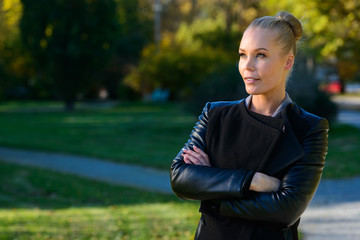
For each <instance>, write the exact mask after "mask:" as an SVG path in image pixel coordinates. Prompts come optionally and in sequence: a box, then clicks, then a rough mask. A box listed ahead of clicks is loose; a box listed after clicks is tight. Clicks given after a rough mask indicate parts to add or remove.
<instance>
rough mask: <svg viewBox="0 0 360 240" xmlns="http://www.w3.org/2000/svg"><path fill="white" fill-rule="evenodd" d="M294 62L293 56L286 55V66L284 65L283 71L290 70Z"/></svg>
mask: <svg viewBox="0 0 360 240" xmlns="http://www.w3.org/2000/svg"><path fill="white" fill-rule="evenodd" d="M294 60H295V56H294V54H290V53H289V54H288V55H287V60H286V65H285V67H284V69H285V70H290V68H291V67H292V66H293V65H294Z"/></svg>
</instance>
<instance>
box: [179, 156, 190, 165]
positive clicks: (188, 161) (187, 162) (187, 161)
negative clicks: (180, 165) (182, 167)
mask: <svg viewBox="0 0 360 240" xmlns="http://www.w3.org/2000/svg"><path fill="white" fill-rule="evenodd" d="M181 155H182V156H183V159H184V162H185V163H186V164H192V162H191V161H190V160H189V159H188V158H187V156H186V154H181Z"/></svg>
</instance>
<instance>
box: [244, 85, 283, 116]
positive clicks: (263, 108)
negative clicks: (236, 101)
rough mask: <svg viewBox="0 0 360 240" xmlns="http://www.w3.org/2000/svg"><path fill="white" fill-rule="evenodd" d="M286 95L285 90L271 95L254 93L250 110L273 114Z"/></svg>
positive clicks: (268, 114)
mask: <svg viewBox="0 0 360 240" xmlns="http://www.w3.org/2000/svg"><path fill="white" fill-rule="evenodd" d="M285 96H286V93H285V91H284V92H283V93H282V94H277V95H276V96H271V97H269V96H266V95H253V96H252V100H251V104H250V110H251V111H253V112H256V113H259V114H262V115H266V116H272V115H273V114H274V112H275V111H276V109H277V108H278V107H279V106H280V104H281V103H282V101H284V99H285Z"/></svg>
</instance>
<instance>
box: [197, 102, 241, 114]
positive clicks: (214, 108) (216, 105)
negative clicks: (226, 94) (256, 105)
mask: <svg viewBox="0 0 360 240" xmlns="http://www.w3.org/2000/svg"><path fill="white" fill-rule="evenodd" d="M244 100H245V99H241V100H236V101H218V102H208V103H206V105H205V107H204V110H203V112H206V113H207V114H209V113H210V112H211V113H213V112H221V111H226V110H228V109H231V108H232V107H234V106H237V105H238V104H240V103H241V102H243V101H244Z"/></svg>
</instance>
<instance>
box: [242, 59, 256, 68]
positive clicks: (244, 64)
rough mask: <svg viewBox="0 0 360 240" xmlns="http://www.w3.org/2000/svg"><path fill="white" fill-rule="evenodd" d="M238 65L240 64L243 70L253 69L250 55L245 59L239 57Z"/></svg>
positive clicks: (253, 65)
mask: <svg viewBox="0 0 360 240" xmlns="http://www.w3.org/2000/svg"><path fill="white" fill-rule="evenodd" d="M240 65H242V67H243V69H244V70H248V71H254V70H255V64H254V60H253V58H252V57H247V58H245V59H240Z"/></svg>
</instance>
